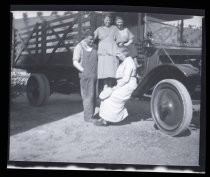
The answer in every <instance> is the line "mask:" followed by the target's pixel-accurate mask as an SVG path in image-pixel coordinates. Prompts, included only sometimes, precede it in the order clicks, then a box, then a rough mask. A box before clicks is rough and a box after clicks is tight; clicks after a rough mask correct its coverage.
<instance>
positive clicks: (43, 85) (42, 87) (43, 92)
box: [26, 74, 50, 106]
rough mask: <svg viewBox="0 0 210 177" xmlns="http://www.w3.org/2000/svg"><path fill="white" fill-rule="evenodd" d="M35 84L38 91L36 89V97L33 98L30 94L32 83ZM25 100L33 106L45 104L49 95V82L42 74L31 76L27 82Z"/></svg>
mask: <svg viewBox="0 0 210 177" xmlns="http://www.w3.org/2000/svg"><path fill="white" fill-rule="evenodd" d="M34 81H35V82H36V84H37V86H38V89H37V93H38V95H37V96H34V95H33V94H32V92H31V88H30V87H32V85H31V84H32V82H34ZM26 90H27V98H28V101H29V103H30V104H31V105H33V106H41V105H43V104H45V103H46V102H47V100H48V98H49V95H50V84H49V80H48V79H47V77H46V76H45V75H44V74H31V76H30V77H29V79H28V81H27V89H26Z"/></svg>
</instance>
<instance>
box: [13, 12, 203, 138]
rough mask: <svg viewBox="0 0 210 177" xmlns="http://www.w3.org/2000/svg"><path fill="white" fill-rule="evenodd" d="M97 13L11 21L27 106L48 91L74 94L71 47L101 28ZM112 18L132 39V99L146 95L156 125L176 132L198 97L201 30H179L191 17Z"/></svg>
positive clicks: (75, 83)
mask: <svg viewBox="0 0 210 177" xmlns="http://www.w3.org/2000/svg"><path fill="white" fill-rule="evenodd" d="M103 15H104V13H103V12H98V11H97V12H95V11H90V12H89V11H79V12H70V13H67V14H66V15H64V16H60V17H57V18H54V19H48V20H46V19H45V18H42V19H41V21H40V22H36V23H35V24H32V25H30V24H29V25H25V27H24V28H22V29H17V28H16V26H15V24H14V22H13V32H12V39H13V40H12V66H13V67H15V68H19V69H24V70H26V71H27V72H28V73H30V77H29V79H28V82H27V98H28V100H29V103H31V104H32V105H34V106H41V105H43V104H45V103H46V102H47V100H48V98H49V96H50V95H51V94H52V93H53V92H60V93H63V94H70V93H73V92H79V90H80V89H79V78H78V71H77V70H76V69H75V68H74V67H73V65H72V54H73V49H74V46H75V45H76V44H77V43H78V42H79V41H80V40H81V36H82V35H81V34H82V33H83V32H84V31H85V30H86V29H90V28H91V30H95V29H96V28H97V27H98V26H101V25H102V24H103V20H102V19H103ZM112 15H113V16H117V15H120V16H122V17H123V18H124V19H125V22H126V25H127V26H128V28H129V29H130V30H131V31H132V33H133V34H134V35H135V36H136V40H135V43H136V47H137V49H138V58H137V61H138V64H139V68H138V87H137V89H136V90H135V91H134V92H133V95H132V97H135V98H142V97H144V96H145V95H146V96H149V97H151V113H152V117H153V119H154V122H155V124H156V126H157V127H158V128H159V129H160V130H161V131H163V132H164V133H166V134H168V135H171V136H175V135H178V134H180V133H182V132H183V131H185V130H186V129H187V128H188V126H189V125H190V123H191V120H192V114H193V102H192V100H194V99H196V100H199V99H200V85H201V84H200V80H201V75H200V73H201V72H200V65H199V64H200V63H201V62H200V61H201V58H202V50H201V49H202V48H201V44H202V32H201V31H202V30H200V29H191V30H190V32H189V31H188V32H186V31H185V29H184V27H183V22H184V19H189V18H191V16H184V15H165V14H148V13H129V12H123V13H120V12H112ZM130 19H132V20H130ZM173 20H180V22H181V23H180V25H178V26H173V25H169V24H167V23H164V22H166V21H173ZM14 21H15V20H14ZM190 35H191V37H190ZM193 37H194V39H193ZM195 37H197V38H195ZM189 39H190V40H189Z"/></svg>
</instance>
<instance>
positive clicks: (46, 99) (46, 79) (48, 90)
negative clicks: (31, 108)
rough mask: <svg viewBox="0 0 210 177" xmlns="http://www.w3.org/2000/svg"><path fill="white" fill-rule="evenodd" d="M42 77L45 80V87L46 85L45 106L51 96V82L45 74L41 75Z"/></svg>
mask: <svg viewBox="0 0 210 177" xmlns="http://www.w3.org/2000/svg"><path fill="white" fill-rule="evenodd" d="M41 76H42V79H43V80H44V85H45V97H44V99H43V102H42V104H45V103H46V102H47V101H48V99H49V96H50V82H49V80H48V78H47V77H46V76H45V75H44V74H41Z"/></svg>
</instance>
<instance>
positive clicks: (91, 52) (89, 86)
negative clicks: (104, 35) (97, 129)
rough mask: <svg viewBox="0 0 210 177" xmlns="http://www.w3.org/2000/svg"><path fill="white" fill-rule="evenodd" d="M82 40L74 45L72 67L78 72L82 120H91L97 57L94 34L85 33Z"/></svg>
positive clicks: (94, 100) (93, 108)
mask: <svg viewBox="0 0 210 177" xmlns="http://www.w3.org/2000/svg"><path fill="white" fill-rule="evenodd" d="M84 37H85V39H83V40H82V41H81V42H80V43H79V44H77V45H76V47H75V49H74V54H73V65H74V67H76V68H77V69H78V70H79V72H80V73H79V77H80V89H81V96H82V100H83V107H84V120H85V121H87V122H95V121H94V119H93V116H94V112H95V106H96V82H97V66H98V56H97V50H96V47H95V45H94V44H93V41H94V33H92V32H91V31H86V32H85V34H84Z"/></svg>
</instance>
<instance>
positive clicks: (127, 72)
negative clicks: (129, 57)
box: [113, 63, 133, 90]
mask: <svg viewBox="0 0 210 177" xmlns="http://www.w3.org/2000/svg"><path fill="white" fill-rule="evenodd" d="M132 71H133V69H132V68H131V67H130V65H129V63H126V65H125V68H124V72H123V77H122V78H121V79H119V80H118V81H117V85H116V86H115V87H114V88H113V89H114V90H115V89H117V88H120V87H122V86H124V85H125V84H127V83H128V82H129V81H130V78H131V74H132Z"/></svg>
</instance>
